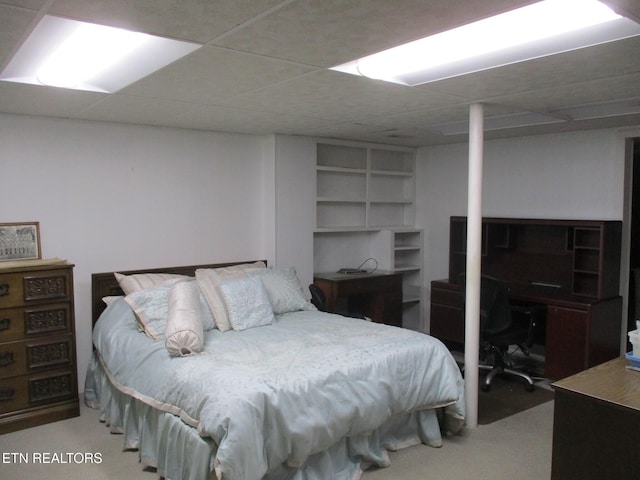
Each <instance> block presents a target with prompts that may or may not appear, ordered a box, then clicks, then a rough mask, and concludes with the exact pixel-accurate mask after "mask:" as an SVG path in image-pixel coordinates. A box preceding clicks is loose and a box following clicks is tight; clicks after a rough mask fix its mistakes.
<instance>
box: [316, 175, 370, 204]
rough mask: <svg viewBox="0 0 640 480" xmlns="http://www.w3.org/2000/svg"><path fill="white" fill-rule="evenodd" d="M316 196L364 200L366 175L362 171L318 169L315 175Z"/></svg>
mask: <svg viewBox="0 0 640 480" xmlns="http://www.w3.org/2000/svg"><path fill="white" fill-rule="evenodd" d="M316 196H317V197H318V198H322V199H326V198H342V199H349V200H361V201H364V200H365V199H366V196H367V176H366V175H365V174H363V173H354V172H349V173H344V172H336V171H333V170H332V171H326V170H324V171H318V172H317V175H316Z"/></svg>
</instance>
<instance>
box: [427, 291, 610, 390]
mask: <svg viewBox="0 0 640 480" xmlns="http://www.w3.org/2000/svg"><path fill="white" fill-rule="evenodd" d="M509 298H510V299H511V300H512V301H518V302H525V303H535V304H542V305H546V306H547V320H546V337H545V346H546V351H545V375H546V376H547V377H549V378H552V379H555V380H558V379H561V378H564V377H568V376H569V375H573V374H574V373H577V372H580V371H582V370H584V369H586V368H589V367H593V366H595V365H598V364H600V363H603V362H606V361H607V360H611V359H612V358H616V357H618V356H619V355H620V334H621V332H620V328H621V327H620V319H621V318H622V297H619V296H617V297H610V298H605V299H600V300H599V299H595V298H589V297H580V296H577V295H567V294H564V293H562V292H559V291H557V289H549V288H544V287H537V286H529V287H522V288H518V287H511V288H510V289H509ZM462 305H463V299H462V295H461V293H460V289H459V288H458V286H457V285H456V284H453V283H449V281H448V280H436V281H433V282H431V328H430V332H429V333H430V334H431V335H433V336H434V337H438V338H440V339H442V340H444V341H448V342H452V343H455V344H458V345H462V344H464V328H465V325H464V315H463V310H462V308H463V307H462Z"/></svg>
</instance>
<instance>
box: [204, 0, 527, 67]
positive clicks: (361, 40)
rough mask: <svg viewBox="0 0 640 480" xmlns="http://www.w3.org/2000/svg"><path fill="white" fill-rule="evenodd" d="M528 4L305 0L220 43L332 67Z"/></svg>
mask: <svg viewBox="0 0 640 480" xmlns="http://www.w3.org/2000/svg"><path fill="white" fill-rule="evenodd" d="M528 3H533V1H530V0H529V1H525V0H483V1H482V2H469V1H468V0H467V1H465V0H431V1H429V2H425V1H424V0H395V1H393V2H390V1H389V0H358V1H354V0H331V1H330V0H299V1H294V2H289V3H288V4H287V5H285V6H283V7H282V8H280V9H277V10H275V11H273V12H272V13H271V14H270V15H267V16H265V17H264V18H262V19H260V21H259V22H255V23H252V24H250V25H247V26H245V27H244V28H242V29H238V30H236V31H233V32H231V33H229V34H228V35H225V36H224V37H223V38H221V39H218V40H216V42H215V43H216V44H217V45H221V46H225V47H229V48H232V49H235V50H242V51H247V52H254V53H259V54H262V55H267V56H272V57H277V58H283V59H287V60H291V61H295V62H300V63H307V64H310V65H317V66H325V67H329V66H333V65H337V64H339V63H343V62H346V61H349V60H354V59H356V58H359V57H361V56H364V55H368V54H371V53H375V52H378V51H380V50H384V49H387V48H391V47H394V46H396V45H399V44H402V43H406V42H408V41H411V40H416V39H418V38H422V37H425V36H427V35H430V34H433V33H438V32H441V31H443V30H446V29H448V28H452V27H457V26H460V25H462V24H464V23H468V22H471V21H475V20H477V19H480V18H483V17H486V16H489V15H490V14H491V12H496V11H498V12H503V11H506V10H510V9H513V8H517V7H519V6H522V5H526V4H528Z"/></svg>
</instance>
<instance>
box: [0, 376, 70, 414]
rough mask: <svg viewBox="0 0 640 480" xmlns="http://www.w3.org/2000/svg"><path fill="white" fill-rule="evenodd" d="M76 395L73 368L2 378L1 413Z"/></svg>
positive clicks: (0, 390) (0, 385) (0, 387)
mask: <svg viewBox="0 0 640 480" xmlns="http://www.w3.org/2000/svg"><path fill="white" fill-rule="evenodd" d="M76 396H77V387H76V380H75V373H74V372H73V371H72V370H58V371H55V372H47V373H45V374H42V375H22V376H19V377H11V378H6V379H0V415H2V414H4V413H7V412H13V411H18V410H22V409H25V408H29V407H37V406H39V405H46V404H48V403H54V402H57V401H63V400H68V399H72V398H74V397H76Z"/></svg>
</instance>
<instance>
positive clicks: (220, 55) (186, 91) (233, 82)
mask: <svg viewBox="0 0 640 480" xmlns="http://www.w3.org/2000/svg"><path fill="white" fill-rule="evenodd" d="M311 71H313V69H311V68H309V67H306V66H303V65H297V64H294V63H291V62H285V61H282V60H277V59H273V58H267V57H260V56H257V55H251V54H246V53H241V52H234V51H232V50H226V49H223V48H217V47H207V46H205V47H202V48H201V49H199V50H197V51H195V52H194V53H192V54H191V55H189V56H187V57H186V58H184V59H181V60H179V61H177V62H175V63H173V64H171V65H168V66H167V67H165V68H164V69H162V70H160V71H159V72H156V73H154V74H152V75H150V76H149V77H146V78H143V79H142V80H140V81H138V82H136V83H134V84H133V85H131V86H129V87H127V88H124V89H123V90H121V92H120V93H123V94H127V95H140V96H146V97H155V98H160V99H172V100H180V101H185V102H193V103H196V104H198V105H202V104H203V103H216V102H218V101H221V100H225V99H228V98H230V97H233V96H235V95H238V94H241V93H244V92H248V91H251V90H256V89H259V88H262V87H266V86H268V85H271V84H277V83H279V82H282V81H284V80H287V79H288V78H291V77H297V76H299V75H302V74H305V73H308V72H311Z"/></svg>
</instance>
